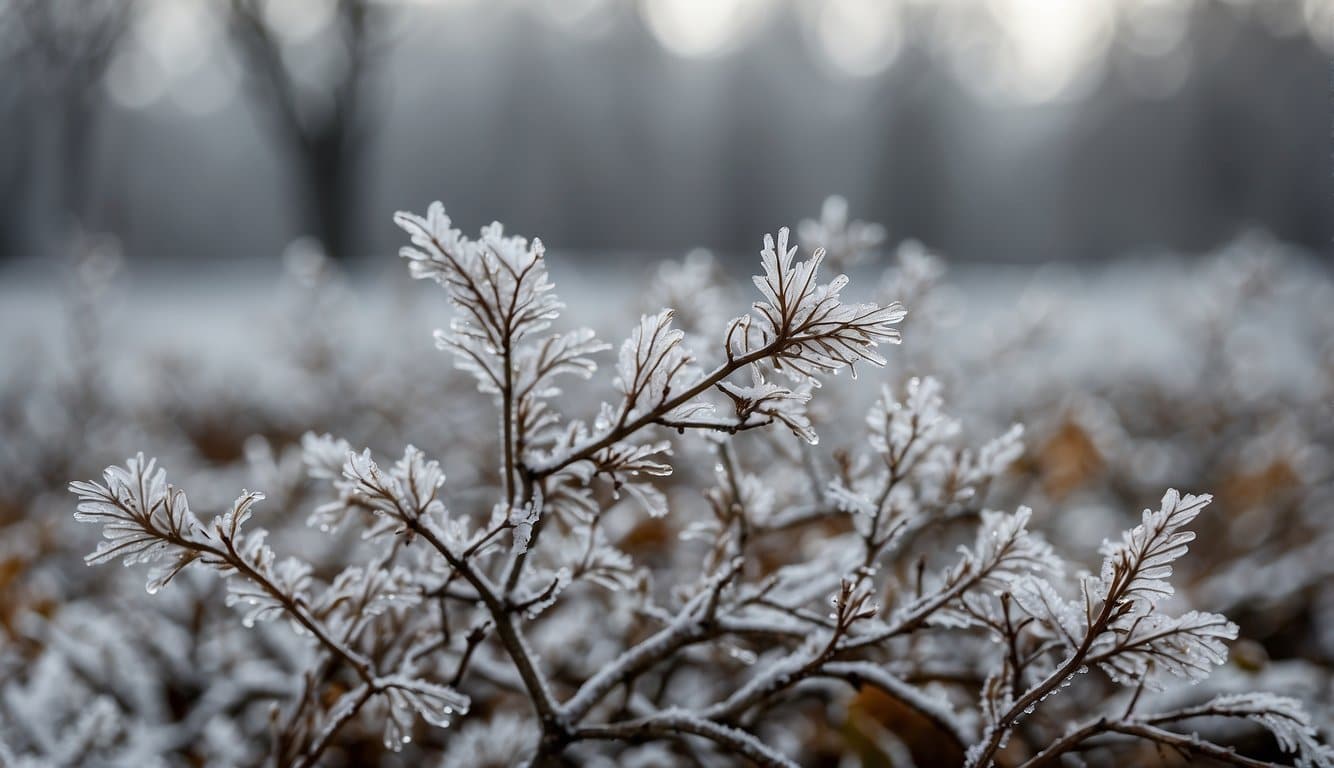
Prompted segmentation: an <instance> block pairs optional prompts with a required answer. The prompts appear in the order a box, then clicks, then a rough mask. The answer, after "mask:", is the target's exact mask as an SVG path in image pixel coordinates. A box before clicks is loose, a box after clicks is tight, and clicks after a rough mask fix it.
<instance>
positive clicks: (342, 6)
mask: <svg viewBox="0 0 1334 768" xmlns="http://www.w3.org/2000/svg"><path fill="white" fill-rule="evenodd" d="M331 2H332V13H331V14H330V16H329V20H328V22H327V24H326V25H325V27H324V28H323V29H322V30H320V32H319V33H318V34H319V35H320V38H319V40H318V42H317V45H316V47H318V48H319V49H320V54H321V55H322V56H325V57H327V58H328V59H329V61H331V62H333V63H332V64H330V65H328V66H326V67H324V68H323V77H322V80H323V81H322V82H320V83H318V84H311V83H309V82H304V81H303V79H302V78H300V77H299V76H298V73H297V71H296V67H295V66H294V65H295V64H296V62H297V61H298V59H299V58H300V56H301V54H302V52H301V51H298V50H297V46H294V45H293V44H292V43H291V42H290V41H287V40H284V37H283V31H282V30H281V29H280V28H279V26H278V25H277V24H275V22H274V18H273V14H272V13H271V12H270V11H271V10H272V6H273V5H274V4H273V3H269V2H264V0H231V3H230V6H229V11H230V12H229V28H230V30H231V32H232V37H233V39H234V40H235V42H236V44H237V48H238V50H239V51H240V53H241V56H242V59H243V61H244V62H245V64H246V66H247V67H248V69H249V70H250V78H249V82H250V83H251V84H252V86H253V87H252V91H253V93H254V98H255V101H256V103H257V104H258V105H259V106H260V108H261V109H262V110H263V112H264V113H265V115H266V117H267V118H268V121H267V122H268V123H269V127H270V129H271V130H272V131H273V132H274V134H275V137H276V139H277V141H278V142H279V143H280V149H281V151H282V152H283V154H284V155H286V156H287V157H288V158H289V160H290V162H291V164H292V168H291V172H292V173H293V175H294V177H295V178H294V182H295V184H296V185H297V187H298V199H299V200H300V205H301V211H300V216H301V226H302V227H303V228H304V229H305V231H306V232H308V233H310V234H312V235H314V236H315V237H317V238H318V239H319V240H320V242H321V243H322V244H323V246H324V248H325V251H326V252H327V253H328V254H329V255H330V256H331V257H332V258H335V259H339V260H346V259H347V258H348V256H349V254H350V252H351V251H352V250H353V249H354V248H355V243H356V237H357V232H356V229H355V223H356V221H357V216H356V211H357V210H358V204H359V202H360V200H359V198H358V193H359V190H360V189H361V188H362V186H363V183H362V182H363V181H364V176H363V174H364V172H365V160H366V154H367V151H368V149H369V146H370V143H369V140H368V139H369V135H368V132H367V127H368V124H367V123H368V120H369V119H370V117H371V115H372V113H373V110H370V109H367V108H366V107H367V105H366V100H367V96H368V93H369V91H368V87H367V86H368V84H369V82H370V80H371V77H372V74H373V72H374V69H375V65H376V63H377V62H378V60H379V59H380V56H379V55H378V54H379V53H380V52H381V45H382V43H383V40H384V37H385V35H384V31H385V27H386V24H387V22H388V20H389V16H390V15H391V12H390V11H389V10H388V9H386V8H385V6H384V4H383V3H376V2H371V0H331Z"/></svg>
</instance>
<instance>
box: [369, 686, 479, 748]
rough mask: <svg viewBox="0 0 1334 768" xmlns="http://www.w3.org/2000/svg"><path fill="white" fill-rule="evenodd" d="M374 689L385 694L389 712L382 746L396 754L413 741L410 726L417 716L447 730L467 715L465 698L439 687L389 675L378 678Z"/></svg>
mask: <svg viewBox="0 0 1334 768" xmlns="http://www.w3.org/2000/svg"><path fill="white" fill-rule="evenodd" d="M375 687H376V688H377V689H379V690H381V691H383V692H384V695H385V698H386V699H387V702H388V708H389V714H388V717H386V718H385V728H384V745H385V747H387V748H388V749H391V750H393V751H395V752H398V751H400V750H402V749H403V747H404V745H406V744H407V743H408V742H410V741H412V726H413V723H414V722H415V721H416V718H417V717H418V716H420V717H421V719H423V720H425V721H426V722H427V723H429V724H431V725H434V726H436V727H437V728H448V727H449V724H450V723H451V722H453V720H454V718H455V717H456V716H459V715H465V714H467V712H468V706H469V700H468V697H467V696H464V695H463V694H461V693H459V692H458V691H456V690H454V689H453V688H450V687H448V686H444V685H439V684H438V683H432V682H428V681H426V680H421V679H418V678H415V677H409V676H407V675H390V676H388V677H381V678H377V679H376V680H375Z"/></svg>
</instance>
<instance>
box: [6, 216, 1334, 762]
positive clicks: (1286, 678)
mask: <svg viewBox="0 0 1334 768" xmlns="http://www.w3.org/2000/svg"><path fill="white" fill-rule="evenodd" d="M395 222H396V223H397V224H398V226H399V227H400V228H401V229H402V230H403V231H404V233H405V236H406V238H407V242H408V245H407V246H405V247H404V248H403V251H402V256H403V259H404V261H405V263H406V266H407V268H408V271H409V273H410V275H411V276H412V277H413V278H416V279H418V280H422V281H427V282H430V283H434V284H435V285H434V286H430V287H431V289H432V291H431V294H430V296H429V297H427V298H426V299H425V300H427V301H432V302H435V305H438V304H442V303H445V302H440V301H439V299H440V298H441V297H443V298H444V299H445V301H446V302H447V304H448V306H449V310H448V312H447V313H446V315H447V318H448V319H447V322H446V323H445V325H444V327H443V329H441V330H437V331H435V334H434V341H435V346H436V347H438V350H439V351H433V350H430V349H429V348H427V346H426V345H425V344H418V343H416V342H415V341H414V339H421V340H424V339H427V338H428V337H429V334H428V331H429V330H430V326H429V325H426V323H428V322H432V320H431V318H436V317H439V316H440V314H439V311H438V306H435V305H426V306H428V307H430V308H429V309H422V308H421V307H422V305H421V304H415V303H413V302H410V301H401V302H391V303H397V304H400V305H401V306H400V310H401V311H399V312H390V313H388V314H386V315H383V316H381V317H380V318H379V320H378V321H377V322H373V323H370V322H367V323H357V322H354V321H352V320H351V319H350V318H353V317H355V316H356V315H355V313H354V312H350V311H348V309H347V307H348V305H349V303H350V302H352V301H353V299H352V294H353V293H354V291H353V290H352V289H351V288H349V287H348V286H347V285H344V284H343V283H342V282H341V281H340V279H339V277H338V272H337V269H336V267H335V266H334V265H332V264H331V263H329V262H327V261H325V260H323V259H321V258H320V257H318V256H317V255H315V254H312V253H306V252H302V251H300V249H296V250H294V251H292V252H291V253H289V258H288V272H289V274H288V278H287V283H286V287H285V289H284V295H285V299H284V307H283V309H282V311H283V312H285V313H288V314H289V315H290V317H291V318H293V319H294V320H295V322H293V323H291V324H290V327H291V328H292V329H294V330H293V331H292V333H291V335H290V337H284V338H283V340H282V342H281V345H280V347H281V349H280V350H279V351H275V352H273V353H272V356H271V358H270V357H266V356H265V355H258V354H255V355H250V356H248V357H246V358H245V359H243V360H240V361H236V362H230V363H229V364H228V366H227V368H226V369H225V370H224V371H223V372H221V373H220V372H218V371H216V370H210V369H209V368H207V367H206V366H205V365H204V363H202V362H201V360H202V358H203V357H205V356H207V354H208V349H207V346H208V340H207V339H203V340H202V341H201V344H200V346H201V347H202V348H201V349H196V350H194V351H193V353H192V354H193V356H191V355H188V354H187V355H184V356H182V357H178V358H176V359H161V358H160V357H157V356H155V355H150V354H147V353H144V352H142V351H138V352H136V351H134V350H135V348H134V347H133V344H132V341H133V338H132V337H133V335H134V334H133V333H132V332H131V333H126V334H116V335H111V334H107V335H102V334H103V332H104V331H105V330H106V329H107V328H109V327H111V326H113V325H114V323H112V322H111V321H109V320H108V319H107V317H106V314H105V313H107V312H109V309H108V307H109V305H110V304H111V303H112V297H113V296H114V295H115V293H116V291H115V289H114V288H113V287H112V278H111V274H112V272H113V271H114V270H112V269H111V268H110V266H109V265H110V264H111V263H112V262H113V261H114V258H113V257H111V256H109V255H108V254H107V253H106V252H105V251H106V249H105V247H104V244H102V243H99V242H97V241H94V240H89V241H87V242H85V243H82V244H81V245H80V248H81V253H82V256H81V258H80V260H79V262H78V264H77V267H76V268H75V270H74V271H73V273H72V276H71V285H72V287H71V291H70V299H69V300H70V311H69V313H68V314H69V317H71V318H72V324H71V328H72V330H73V331H74V332H73V333H72V334H71V347H72V349H73V352H72V353H71V355H70V360H71V366H70V367H69V370H68V371H67V372H66V373H65V374H63V375H61V376H57V377H56V378H55V379H54V380H52V379H51V378H47V377H49V376H53V375H54V374H50V373H37V372H35V371H38V370H39V368H38V367H37V366H22V365H15V366H12V367H11V368H9V369H7V370H5V371H4V372H3V374H4V375H5V376H6V377H7V378H6V379H5V380H4V381H3V383H0V398H3V400H0V428H2V429H3V434H4V435H5V438H4V440H3V441H2V444H0V525H3V529H2V530H3V535H0V586H2V587H3V594H4V598H3V601H0V681H3V682H0V765H5V766H10V765H13V766H60V765H219V766H226V765H275V766H315V765H327V766H341V765H368V764H380V765H418V764H425V765H441V766H451V767H452V766H510V765H535V766H548V765H555V766H559V765H591V766H604V765H605V766H644V767H646V768H647V767H648V766H676V765H700V766H730V765H750V764H753V765H762V766H797V765H800V766H810V765H840V766H842V765H865V766H885V765H892V766H914V765H915V766H969V767H970V768H983V767H986V766H1004V767H1005V768H1011V767H1024V768H1036V767H1037V766H1065V765H1070V766H1074V765H1089V766H1114V765H1181V764H1195V763H1198V764H1206V765H1207V764H1218V765H1235V766H1264V765H1294V766H1301V767H1302V768H1314V767H1316V766H1328V765H1332V764H1334V749H1332V748H1331V747H1330V746H1329V742H1328V741H1327V739H1328V736H1329V734H1330V733H1331V725H1334V721H1332V720H1331V712H1332V711H1334V710H1332V709H1331V699H1332V698H1334V678H1331V670H1332V669H1334V631H1331V629H1330V628H1331V627H1334V615H1331V613H1334V589H1330V587H1329V584H1330V575H1331V570H1334V566H1331V563H1332V562H1334V558H1331V555H1334V524H1331V522H1330V517H1329V510H1330V504H1331V500H1334V471H1332V470H1334V466H1331V464H1330V457H1329V451H1330V449H1331V448H1332V447H1334V423H1331V419H1330V410H1329V403H1330V401H1331V397H1332V396H1334V343H1331V342H1330V339H1331V338H1334V336H1331V334H1330V331H1334V327H1331V321H1332V320H1334V318H1331V317H1330V316H1329V314H1328V313H1327V312H1317V311H1312V310H1311V309H1310V308H1311V307H1317V306H1328V305H1329V304H1328V301H1329V299H1331V298H1334V280H1331V278H1330V275H1329V273H1328V272H1323V271H1321V270H1320V269H1318V268H1313V267H1312V266H1311V265H1309V264H1305V263H1302V262H1301V261H1300V260H1299V259H1297V258H1294V257H1291V256H1290V255H1285V254H1284V253H1283V249H1282V248H1281V247H1279V246H1277V245H1275V244H1273V243H1270V242H1268V241H1265V240H1263V239H1260V238H1250V239H1243V240H1241V241H1239V242H1238V243H1237V244H1235V245H1234V246H1233V247H1231V248H1229V249H1228V250H1227V251H1226V252H1224V253H1222V254H1219V255H1218V256H1217V257H1215V258H1214V259H1212V260H1211V261H1209V262H1208V263H1204V264H1199V265H1192V266H1191V267H1189V268H1188V271H1187V272H1185V273H1182V274H1177V275H1176V277H1175V278H1174V280H1172V281H1167V282H1166V283H1165V284H1164V285H1163V286H1162V287H1161V290H1162V291H1163V298H1162V301H1161V303H1160V309H1161V308H1162V307H1167V308H1169V309H1168V311H1169V312H1177V313H1179V314H1176V315H1172V317H1174V320H1173V323H1174V328H1175V332H1174V333H1173V332H1169V330H1168V329H1167V328H1157V329H1154V328H1150V330H1151V331H1155V332H1156V334H1157V335H1156V336H1154V337H1153V338H1144V336H1143V334H1142V332H1143V331H1144V330H1145V324H1144V323H1142V322H1141V323H1136V322H1134V318H1133V317H1131V315H1133V314H1134V313H1135V312H1136V311H1138V309H1139V308H1137V307H1134V306H1127V305H1125V304H1124V302H1122V301H1121V300H1120V298H1119V297H1118V296H1117V290H1116V287H1115V275H1104V276H1103V278H1102V279H1103V281H1104V282H1105V283H1106V286H1104V291H1105V293H1104V300H1106V301H1110V303H1111V305H1112V307H1113V308H1114V311H1112V312H1110V313H1108V315H1107V316H1110V317H1112V318H1113V322H1112V323H1111V325H1113V326H1115V327H1114V328H1113V329H1112V331H1113V333H1114V334H1115V333H1117V332H1119V333H1120V334H1121V335H1120V336H1119V337H1117V336H1115V335H1114V338H1117V339H1118V340H1119V342H1120V343H1122V344H1126V345H1127V346H1128V347H1129V348H1130V349H1131V350H1135V351H1138V352H1139V353H1141V355H1140V357H1139V358H1138V360H1139V361H1141V362H1144V363H1146V364H1144V365H1132V364H1128V363H1127V364H1124V365H1120V366H1119V367H1115V368H1109V367H1108V366H1107V365H1106V363H1107V360H1108V359H1109V358H1111V357H1114V356H1116V355H1118V354H1123V355H1129V352H1128V351H1127V350H1126V349H1118V348H1117V347H1115V346H1114V345H1108V344H1103V345H1101V346H1099V347H1097V348H1096V349H1087V348H1086V349H1083V354H1082V355H1081V354H1076V353H1075V352H1073V351H1072V350H1071V349H1070V348H1069V347H1063V346H1062V343H1063V342H1062V339H1063V338H1068V337H1069V336H1070V335H1071V334H1073V333H1074V332H1075V331H1074V330H1073V329H1072V328H1071V327H1070V324H1069V323H1067V324H1065V325H1063V319H1064V318H1067V317H1074V316H1076V312H1075V307H1074V304H1075V302H1076V301H1077V299H1076V298H1072V297H1078V296H1080V290H1081V289H1079V288H1078V287H1077V286H1073V287H1072V286H1071V285H1070V284H1069V283H1068V281H1069V280H1070V279H1071V278H1068V277H1067V278H1061V279H1063V280H1066V281H1067V282H1066V283H1061V282H1060V281H1059V280H1058V282H1057V286H1058V288H1059V290H1053V291H1050V292H1047V293H1045V294H1044V293H1043V292H1042V291H1040V290H1037V289H1033V290H1029V291H1028V292H1025V293H1023V294H1022V296H1021V297H1020V298H1019V299H1018V300H1016V301H1015V302H1014V303H1013V306H1008V307H1006V308H1005V309H1003V310H999V311H994V312H992V313H991V314H990V315H989V319H987V320H986V321H978V320H976V319H975V318H970V317H968V313H969V312H970V311H973V310H976V308H975V307H972V308H970V307H968V306H966V304H967V302H964V301H962V300H961V296H966V295H967V294H966V293H961V292H960V291H959V290H958V288H957V287H952V286H951V285H950V284H949V281H948V278H947V274H948V273H947V271H946V266H945V263H944V261H943V260H942V259H941V258H940V257H939V256H937V255H935V254H933V253H930V252H929V251H927V250H926V249H925V248H923V247H922V246H921V245H920V244H917V243H914V242H911V241H909V242H905V243H902V244H900V245H898V246H897V247H896V248H894V249H891V250H889V251H888V252H887V251H886V249H885V244H886V238H887V233H886V230H885V229H884V228H883V227H880V226H879V225H875V224H870V223H865V222H860V221H856V220H853V219H852V218H851V217H850V215H849V210H848V206H847V203H846V202H844V201H843V200H841V199H838V198H832V199H830V200H829V201H827V202H826V203H825V205H824V207H823V210H822V211H821V215H820V216H819V218H818V219H815V220H811V221H806V222H802V223H801V224H800V225H799V226H798V227H797V228H796V232H795V234H794V233H792V232H790V231H789V230H788V229H786V228H784V229H780V230H779V231H778V232H777V233H775V234H773V235H765V236H764V237H763V244H762V248H761V250H760V252H759V256H760V258H759V261H758V263H757V264H756V265H755V269H754V271H755V272H756V274H755V276H754V277H753V279H752V280H751V281H750V283H744V282H742V281H737V280H734V279H733V278H732V277H731V276H730V274H729V273H728V271H727V270H726V269H725V268H724V267H723V265H722V264H721V263H719V262H718V261H716V260H714V259H713V258H712V257H710V256H709V255H708V254H707V253H705V252H695V253H692V254H691V255H690V256H688V257H686V258H685V259H683V260H681V261H678V262H671V263H668V264H665V265H663V267H662V268H661V269H660V270H659V272H658V274H657V277H656V279H655V280H654V281H653V282H652V284H651V285H648V286H645V287H644V289H643V290H642V291H633V292H632V291H625V292H624V293H625V295H621V296H617V297H615V298H614V299H612V300H604V301H602V302H599V301H598V300H597V299H596V298H595V297H594V296H593V295H590V294H588V293H587V292H585V294H584V295H583V296H582V297H581V298H583V299H584V301H576V300H573V299H572V300H571V306H570V307H568V308H567V307H566V306H565V304H564V303H563V302H562V301H561V300H560V298H559V297H558V294H557V292H556V285H555V280H554V279H553V278H552V276H551V275H550V274H549V272H548V262H549V261H555V260H556V257H555V256H547V255H546V252H545V249H544V246H543V244H542V242H541V241H540V240H537V239H531V240H530V239H528V238H525V237H520V236H514V235H509V234H506V232H505V231H504V229H503V228H502V226H501V225H500V224H498V223H497V224H491V225H489V226H486V227H484V228H482V229H481V231H480V233H479V234H478V235H477V236H475V237H473V236H469V235H465V234H464V233H463V232H462V231H461V230H460V229H459V228H457V227H456V226H455V223H454V222H453V221H452V220H451V218H450V217H449V216H448V215H447V214H446V212H445V209H444V207H443V206H441V205H440V204H438V203H437V204H434V205H432V206H430V207H429V208H428V209H427V211H426V213H425V214H422V215H418V214H413V213H400V214H398V215H397V216H395ZM886 259H887V260H888V262H889V263H888V264H882V263H881V262H882V260H886ZM551 267H552V269H553V270H554V271H556V272H557V273H558V274H559V273H560V270H559V266H558V264H551ZM845 269H846V270H847V271H849V272H851V273H853V275H854V277H857V278H859V279H857V280H853V281H850V280H849V278H848V277H847V276H845V275H842V274H839V272H840V270H845ZM861 278H864V279H861ZM1107 286H1110V287H1107ZM411 295H413V296H422V295H424V294H423V292H420V291H413V292H412V294H411ZM1107 295H1110V296H1112V297H1113V298H1111V299H1106V298H1105V296H1107ZM1156 301H1157V300H1156V299H1155V302H1156ZM1063 302H1064V303H1063ZM581 304H583V305H585V306H580V305H581ZM405 307H406V308H405ZM905 307H906V308H905ZM1280 317H1281V318H1284V320H1283V324H1282V326H1281V327H1283V328H1284V329H1285V331H1286V333H1287V337H1286V338H1285V339H1284V340H1282V341H1283V343H1278V342H1273V343H1271V342H1270V340H1269V339H1267V338H1266V337H1265V334H1264V332H1265V330H1266V329H1267V328H1272V327H1275V324H1276V323H1277V321H1276V320H1275V318H1280ZM580 321H582V322H586V323H588V324H590V325H597V326H598V328H597V329H596V330H594V329H593V328H587V327H582V325H581V322H580ZM1063 334H1064V336H1063ZM1127 334H1129V335H1131V336H1133V338H1127ZM1076 346H1081V347H1088V344H1087V343H1085V342H1083V341H1081V342H1078V343H1077V345H1076ZM34 354H42V352H40V351H39V352H36V353H34ZM451 365H452V368H451ZM1099 366H1101V367H1099ZM127 369H129V370H131V371H133V373H132V375H131V376H130V377H129V378H128V380H127V379H126V376H125V371H126V370H127ZM40 370H42V371H49V370H51V367H49V366H48V367H45V368H41V369H40ZM1109 370H1112V371H1113V373H1111V374H1109V373H1108V371H1109ZM112 382H120V383H119V384H116V385H114V386H113V385H112ZM1021 422H1023V424H1022V425H1021ZM418 446H420V447H418ZM152 456H156V457H157V458H152ZM103 467H105V469H103ZM71 480H72V482H70V481H71ZM66 484H68V486H67V489H66ZM1206 491H1211V492H1212V493H1214V494H1216V495H1217V497H1218V499H1217V501H1215V500H1214V497H1213V496H1211V495H1210V494H1209V493H1206ZM71 513H72V515H71ZM77 523H86V524H89V525H77ZM80 558H82V559H83V560H84V561H86V563H87V564H89V565H91V566H94V567H92V568H86V567H84V566H83V565H81V564H80V562H79V561H80ZM117 563H123V564H124V565H126V566H131V567H130V568H129V569H119V568H114V566H115V565H116V564H117ZM145 586H146V589H145Z"/></svg>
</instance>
